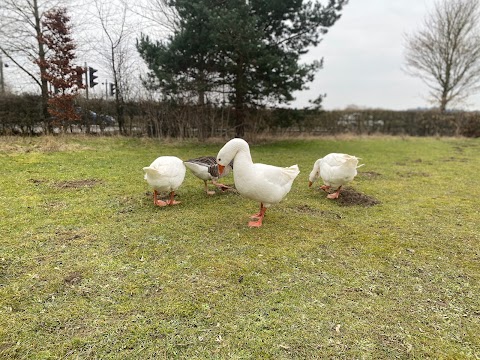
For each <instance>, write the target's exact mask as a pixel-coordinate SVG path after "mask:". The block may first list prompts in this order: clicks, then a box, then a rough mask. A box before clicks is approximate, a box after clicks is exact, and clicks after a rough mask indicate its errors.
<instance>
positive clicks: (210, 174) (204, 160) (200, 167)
mask: <svg viewBox="0 0 480 360" xmlns="http://www.w3.org/2000/svg"><path fill="white" fill-rule="evenodd" d="M183 163H184V164H185V166H186V167H187V168H189V169H190V170H191V171H192V172H193V175H195V176H196V177H198V178H199V179H202V180H203V182H204V183H205V192H206V193H207V194H208V195H213V194H215V191H209V190H208V185H207V181H208V180H211V181H212V184H213V185H215V186H216V187H217V188H219V189H220V190H222V191H225V190H229V189H232V187H230V186H227V185H224V184H219V183H217V180H218V179H219V178H221V177H224V176H227V175H228V174H229V173H230V171H232V168H233V163H230V164H228V165H227V166H226V167H225V169H224V171H223V173H222V174H221V175H220V174H219V173H218V164H217V162H216V160H215V157H214V156H202V157H199V158H195V159H190V160H186V161H184V162H183Z"/></svg>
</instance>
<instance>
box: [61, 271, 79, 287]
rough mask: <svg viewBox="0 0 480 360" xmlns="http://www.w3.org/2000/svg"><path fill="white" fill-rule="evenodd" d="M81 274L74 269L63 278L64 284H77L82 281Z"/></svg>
mask: <svg viewBox="0 0 480 360" xmlns="http://www.w3.org/2000/svg"><path fill="white" fill-rule="evenodd" d="M82 279H83V276H82V274H80V273H79V272H77V271H74V272H72V273H70V274H68V275H67V276H65V278H64V279H63V282H64V283H65V285H77V284H79V283H81V282H82Z"/></svg>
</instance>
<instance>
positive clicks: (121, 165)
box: [0, 137, 480, 359]
mask: <svg viewBox="0 0 480 360" xmlns="http://www.w3.org/2000/svg"><path fill="white" fill-rule="evenodd" d="M222 145H223V142H218V143H214V142H211V143H207V144H201V143H196V142H161V141H154V140H146V139H127V138H115V137H114V138H89V137H55V138H54V137H43V138H0V168H1V177H0V185H1V189H0V201H1V205H0V358H2V359H3V358H5V359H174V358H179V359H327V358H339V359H341V358H343V359H363V358H365V359H391V358H401V359H407V358H418V359H420V358H432V359H478V358H480V336H479V334H480V235H479V233H480V225H479V224H480V216H479V209H480V181H479V176H480V139H462V138H458V139H452V138H394V137H371V138H368V137H366V138H319V139H296V140H282V141H269V142H264V143H261V144H258V145H252V146H251V152H252V157H253V160H254V161H256V162H263V163H269V164H274V165H279V166H290V165H293V164H298V165H299V167H300V170H301V173H300V175H299V176H298V177H297V179H296V180H295V182H294V185H293V187H292V191H291V192H290V193H289V195H288V196H287V198H285V199H284V201H283V202H282V203H280V204H279V205H277V206H274V207H272V208H270V209H269V210H268V212H267V215H266V217H265V220H264V225H263V226H262V227H261V228H258V229H251V228H248V227H247V222H248V215H251V214H253V213H255V212H256V211H257V210H258V204H257V203H254V202H253V201H251V200H248V199H245V198H242V197H241V196H240V195H238V194H235V193H233V192H229V193H217V194H216V195H214V196H211V197H208V196H207V195H206V194H205V193H204V192H203V182H202V181H201V180H199V179H197V178H195V177H194V176H193V175H192V174H191V173H190V172H188V170H187V175H186V178H185V182H184V183H183V185H182V187H181V188H180V189H179V191H178V196H177V200H181V201H182V203H181V204H180V205H178V206H173V207H168V208H159V207H155V206H153V203H152V198H151V189H150V188H149V187H148V185H147V184H146V182H145V181H144V180H143V172H142V167H143V166H148V165H149V164H150V163H151V162H152V161H153V160H154V159H155V158H156V157H158V156H161V155H175V156H178V157H180V158H182V159H184V160H186V159H188V158H192V157H197V156H201V155H216V153H217V152H218V150H219V149H220V148H221V146H222ZM329 152H346V153H350V154H353V155H356V156H359V157H361V158H362V162H363V163H365V164H366V165H365V166H363V167H361V168H360V169H359V175H358V176H357V178H356V179H355V180H354V182H353V183H351V184H350V186H349V188H350V190H351V191H350V193H351V194H357V195H358V194H360V195H361V197H360V198H367V199H374V200H376V201H378V202H379V203H378V204H376V205H373V206H366V205H372V203H371V202H366V203H363V202H361V201H358V202H355V201H353V202H348V201H347V202H340V201H332V200H329V199H326V197H325V193H324V192H323V191H321V190H319V189H318V185H319V184H318V185H317V186H316V187H315V188H308V174H309V172H310V170H311V168H312V166H313V163H314V161H315V160H316V159H317V158H320V157H322V156H323V155H325V154H327V153H329ZM222 180H224V182H225V183H226V184H233V177H232V176H229V177H227V178H225V179H222ZM348 194H349V192H348V191H347V192H346V193H345V194H344V200H345V198H348ZM339 200H341V199H339Z"/></svg>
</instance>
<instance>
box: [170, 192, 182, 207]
mask: <svg viewBox="0 0 480 360" xmlns="http://www.w3.org/2000/svg"><path fill="white" fill-rule="evenodd" d="M174 197H175V191H172V192H171V193H170V200H169V201H168V202H167V204H168V205H177V204H180V203H181V201H175V200H174Z"/></svg>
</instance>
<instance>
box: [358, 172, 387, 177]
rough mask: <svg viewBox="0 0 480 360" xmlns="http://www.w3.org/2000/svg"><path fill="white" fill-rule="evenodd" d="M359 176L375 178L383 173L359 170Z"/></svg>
mask: <svg viewBox="0 0 480 360" xmlns="http://www.w3.org/2000/svg"><path fill="white" fill-rule="evenodd" d="M357 176H360V177H363V178H367V179H375V178H377V177H379V176H382V174H380V173H378V172H375V171H361V172H358V175H357Z"/></svg>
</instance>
